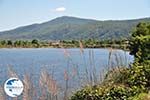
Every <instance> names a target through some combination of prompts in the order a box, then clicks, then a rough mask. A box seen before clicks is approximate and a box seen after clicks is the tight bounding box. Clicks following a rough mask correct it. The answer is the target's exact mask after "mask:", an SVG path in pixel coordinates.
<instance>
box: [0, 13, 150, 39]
mask: <svg viewBox="0 0 150 100" xmlns="http://www.w3.org/2000/svg"><path fill="white" fill-rule="evenodd" d="M139 22H150V18H143V19H134V20H108V21H98V20H91V19H82V18H76V17H68V16H63V17H58V18H56V19H53V20H51V21H48V22H45V23H41V24H33V25H28V26H23V27H19V28H16V29H13V30H9V31H4V32H0V39H11V40H16V39H40V40H66V39H67V40H68V39H89V38H95V39H100V40H102V39H122V38H128V37H129V36H130V32H131V31H132V29H133V28H134V27H135V26H136V25H137V24H138V23H139Z"/></svg>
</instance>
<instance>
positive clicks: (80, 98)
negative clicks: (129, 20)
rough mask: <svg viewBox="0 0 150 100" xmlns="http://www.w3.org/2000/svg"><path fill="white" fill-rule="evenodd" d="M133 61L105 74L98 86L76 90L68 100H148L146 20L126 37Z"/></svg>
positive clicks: (148, 37) (149, 74) (149, 71)
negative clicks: (128, 66)
mask: <svg viewBox="0 0 150 100" xmlns="http://www.w3.org/2000/svg"><path fill="white" fill-rule="evenodd" d="M130 51H131V52H130V53H131V54H132V55H134V57H135V61H134V63H133V64H132V65H131V67H130V68H125V69H117V71H116V70H113V71H111V72H109V73H108V74H107V75H106V78H105V80H104V82H103V83H102V84H101V85H98V86H92V87H91V86H89V87H85V88H83V89H81V90H79V91H77V92H76V93H75V94H74V95H73V96H72V97H71V100H150V95H149V94H148V92H149V91H150V81H149V80H150V23H140V24H138V25H137V27H136V30H135V31H134V32H133V34H132V37H131V40H130Z"/></svg>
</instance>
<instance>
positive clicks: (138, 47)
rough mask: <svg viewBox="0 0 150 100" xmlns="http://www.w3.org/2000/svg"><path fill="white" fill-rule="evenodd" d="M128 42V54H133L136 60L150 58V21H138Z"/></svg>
mask: <svg viewBox="0 0 150 100" xmlns="http://www.w3.org/2000/svg"><path fill="white" fill-rule="evenodd" d="M129 44H130V46H129V49H130V54H131V55H134V57H135V61H136V62H138V63H141V62H145V61H148V60H150V23H139V24H138V25H137V27H136V29H135V30H134V31H133V33H132V36H131V39H130V42H129Z"/></svg>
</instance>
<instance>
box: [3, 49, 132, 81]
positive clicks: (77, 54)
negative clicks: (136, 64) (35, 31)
mask: <svg viewBox="0 0 150 100" xmlns="http://www.w3.org/2000/svg"><path fill="white" fill-rule="evenodd" d="M109 52H110V50H109V49H84V53H81V51H80V49H78V48H74V49H65V50H64V49H54V48H53V49H52V48H40V49H34V48H29V49H24V48H22V49H0V84H3V83H4V81H5V80H7V78H9V76H8V69H13V70H14V71H15V72H16V73H17V74H18V76H19V77H20V78H22V77H23V75H24V74H30V75H32V77H33V78H34V79H35V80H38V78H39V75H40V72H41V71H42V70H47V71H48V72H49V73H50V74H52V73H53V76H54V78H55V79H56V80H58V81H59V83H61V82H62V81H63V80H64V77H63V75H64V71H69V72H70V74H72V73H73V72H74V69H77V68H78V71H79V72H80V73H81V74H83V73H84V72H85V66H86V67H88V68H89V69H90V67H91V66H95V67H96V71H97V72H100V71H101V70H103V69H106V68H107V67H108V59H109ZM116 55H117V56H118V58H116V57H115V56H116ZM111 58H112V60H111V62H112V66H115V65H116V63H115V62H116V61H118V60H120V61H119V62H121V63H119V64H120V65H122V66H123V65H127V64H128V63H130V62H132V61H133V57H132V56H131V55H129V53H128V52H125V51H122V50H114V51H113V53H112V57H111Z"/></svg>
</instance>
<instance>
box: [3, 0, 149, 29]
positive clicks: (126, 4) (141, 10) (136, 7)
mask: <svg viewBox="0 0 150 100" xmlns="http://www.w3.org/2000/svg"><path fill="white" fill-rule="evenodd" d="M60 16H75V17H81V18H90V19H97V20H121V19H136V18H144V17H150V0H0V31H4V30H9V29H13V28H16V27H19V26H24V25H29V24H33V23H41V22H45V21H49V20H51V19H54V18H56V17H60Z"/></svg>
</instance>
